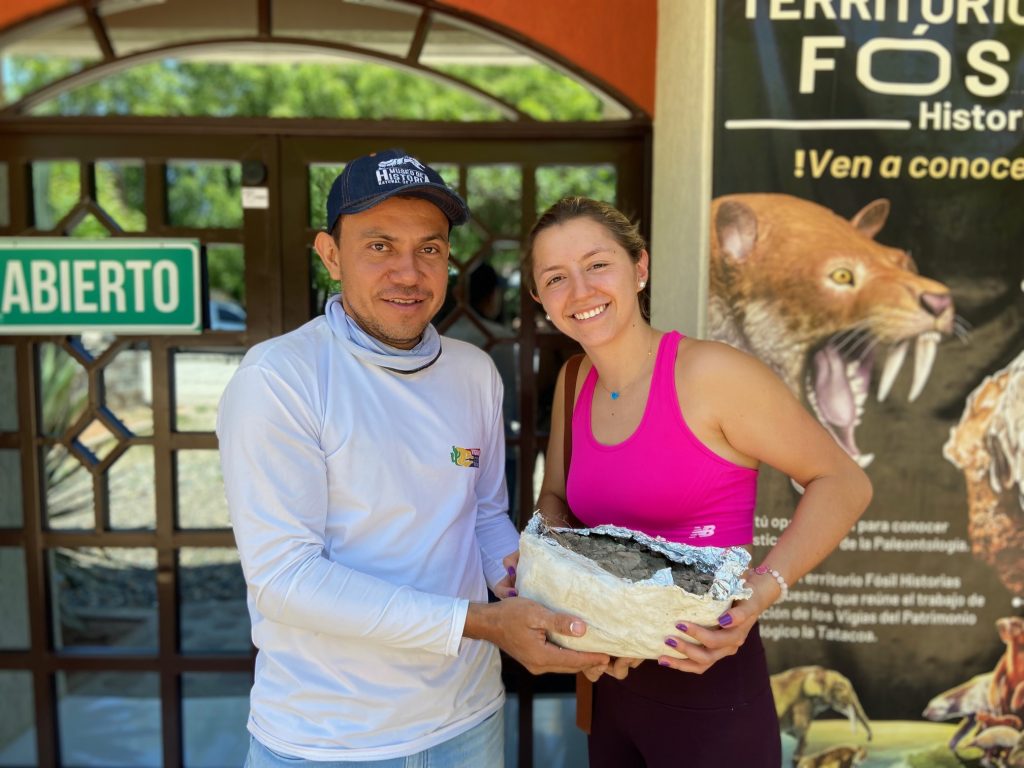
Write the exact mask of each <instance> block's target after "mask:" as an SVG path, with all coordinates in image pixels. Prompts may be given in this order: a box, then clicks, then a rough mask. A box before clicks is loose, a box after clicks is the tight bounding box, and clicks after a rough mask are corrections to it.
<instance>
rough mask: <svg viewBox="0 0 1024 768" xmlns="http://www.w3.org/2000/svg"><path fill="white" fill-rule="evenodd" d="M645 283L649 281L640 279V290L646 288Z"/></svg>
mask: <svg viewBox="0 0 1024 768" xmlns="http://www.w3.org/2000/svg"><path fill="white" fill-rule="evenodd" d="M645 285H647V281H646V280H641V281H640V290H641V291H642V290H643V289H644V286H645Z"/></svg>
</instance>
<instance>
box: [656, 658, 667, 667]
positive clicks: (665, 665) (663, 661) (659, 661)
mask: <svg viewBox="0 0 1024 768" xmlns="http://www.w3.org/2000/svg"><path fill="white" fill-rule="evenodd" d="M658 664H660V665H661V666H663V667H667V666H668V662H667V661H665V659H658Z"/></svg>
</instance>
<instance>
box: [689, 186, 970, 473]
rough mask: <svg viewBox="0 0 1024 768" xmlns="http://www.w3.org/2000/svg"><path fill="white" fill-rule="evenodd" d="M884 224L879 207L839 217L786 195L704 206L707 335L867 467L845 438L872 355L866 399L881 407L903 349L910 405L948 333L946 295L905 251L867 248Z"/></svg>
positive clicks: (950, 311)
mask: <svg viewBox="0 0 1024 768" xmlns="http://www.w3.org/2000/svg"><path fill="white" fill-rule="evenodd" d="M888 215H889V201H888V200H875V201H874V202H871V203H868V204H867V205H866V206H865V207H864V208H863V209H861V211H860V212H858V213H857V214H856V215H855V216H853V218H852V219H850V220H847V219H844V218H842V217H840V216H838V215H836V214H835V213H833V212H832V211H830V210H829V209H828V208H825V207H824V206H821V205H818V204H817V203H812V202H809V201H807V200H801V199H800V198H797V197H793V196H792V195H781V194H738V195H727V196H724V197H719V198H716V199H715V200H714V201H712V204H711V264H710V271H711V296H710V301H709V306H708V314H709V321H710V322H709V334H708V335H709V336H710V337H711V338H713V339H717V340H719V341H724V342H726V343H728V344H731V345H732V346H734V347H737V348H739V349H742V350H744V351H746V352H750V353H751V354H754V355H756V356H757V357H759V358H760V359H761V360H762V361H764V362H765V363H767V364H768V365H769V366H770V367H771V368H772V369H774V370H775V372H776V373H777V374H778V375H779V376H780V377H781V378H782V380H783V381H785V382H786V384H788V385H789V388H790V389H791V390H792V391H793V393H794V394H796V395H797V397H801V396H802V397H803V398H804V399H806V401H807V403H808V405H809V406H810V407H811V409H812V410H813V412H814V414H815V415H816V416H817V418H818V420H819V421H820V422H821V423H822V424H823V425H824V426H825V428H826V429H827V430H828V431H829V432H830V433H831V434H832V436H833V437H834V438H835V439H836V441H837V442H838V443H839V444H840V445H841V446H842V447H843V448H844V449H845V450H846V452H847V453H849V454H850V456H852V457H853V458H854V459H855V460H856V461H857V462H858V463H859V464H860V465H861V466H867V465H868V464H869V463H870V462H871V460H872V458H873V454H865V453H863V452H862V451H861V450H860V448H859V447H858V445H857V442H856V436H855V431H856V428H857V426H858V425H859V424H860V420H861V415H862V414H863V411H864V403H865V401H866V400H867V396H868V391H869V388H870V383H871V374H872V370H873V369H874V365H875V356H876V349H877V347H879V346H880V345H881V346H883V347H885V348H887V349H888V355H887V358H886V361H885V364H884V366H883V368H882V372H881V376H880V380H879V384H878V390H877V397H878V399H879V400H884V399H885V398H886V397H887V396H888V394H889V391H890V389H891V388H892V385H893V382H894V381H895V380H896V377H897V375H898V374H899V372H900V369H901V368H902V366H903V363H904V361H905V359H906V357H907V352H908V350H909V349H910V347H911V346H913V348H914V376H913V382H912V383H911V386H910V393H909V399H910V400H911V401H913V400H915V399H916V398H917V397H918V395H920V393H921V391H922V389H924V386H925V383H926V382H927V380H928V376H929V375H930V373H931V369H932V365H933V363H934V361H935V354H936V348H937V346H938V343H939V341H940V340H941V339H942V337H943V336H946V335H949V334H952V333H953V330H954V311H955V310H954V306H953V298H952V296H951V295H950V292H949V289H948V288H947V287H946V286H945V285H943V284H942V283H940V282H937V281H935V280H930V279H928V278H926V277H922V276H921V275H919V274H918V273H917V266H916V265H915V264H914V260H913V259H912V258H911V257H910V254H909V253H907V252H906V251H903V250H901V249H899V248H893V247H890V246H887V245H883V244H881V243H879V242H877V241H876V240H875V239H874V237H875V235H877V234H878V232H879V230H881V229H882V226H883V225H884V224H885V221H886V219H887V218H888Z"/></svg>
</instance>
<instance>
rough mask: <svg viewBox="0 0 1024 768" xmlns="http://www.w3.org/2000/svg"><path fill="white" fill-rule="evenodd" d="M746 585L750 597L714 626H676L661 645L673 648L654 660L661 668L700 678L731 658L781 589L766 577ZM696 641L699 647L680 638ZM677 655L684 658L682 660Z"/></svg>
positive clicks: (722, 616) (750, 581)
mask: <svg viewBox="0 0 1024 768" xmlns="http://www.w3.org/2000/svg"><path fill="white" fill-rule="evenodd" d="M747 584H748V585H749V586H750V587H751V589H752V590H753V594H752V595H751V596H750V597H749V598H748V599H747V600H737V601H735V602H734V603H733V605H732V607H731V608H730V609H729V610H728V611H726V612H725V613H723V614H722V615H721V616H719V617H718V626H717V627H702V626H700V625H699V624H687V623H685V622H680V623H679V624H676V627H675V630H676V631H675V632H674V633H672V634H670V635H668V636H667V637H666V638H665V645H667V646H668V647H669V648H671V649H673V650H674V651H675V652H676V655H671V654H672V651H669V653H668V654H666V655H665V656H661V657H659V658H658V663H659V664H661V665H662V666H663V667H672V669H678V670H679V671H680V672H692V673H694V674H697V675H700V674H703V673H704V672H706V671H707V670H708V669H710V668H711V666H712V665H713V664H715V663H716V662H717V661H719V660H720V659H724V658H725V657H726V656H732V655H734V654H735V653H736V652H737V651H739V649H740V646H742V645H743V643H744V642H746V639H747V635H749V634H750V630H751V629H752V628H753V626H754V624H755V623H757V619H758V617H759V616H760V615H761V614H762V613H764V611H766V610H767V609H768V606H770V605H771V604H772V603H774V602H775V601H776V600H778V599H779V596H780V595H781V594H782V589H781V587H779V585H778V583H777V582H776V581H775V579H773V578H771V577H770V576H761V577H755V578H751V579H749V580H748V581H747ZM684 635H685V636H688V637H689V638H690V639H692V640H696V641H697V643H699V645H696V644H694V643H688V642H687V641H686V640H685V639H684V637H683V636H684ZM680 655H685V656H686V657H687V658H685V659H682V658H680Z"/></svg>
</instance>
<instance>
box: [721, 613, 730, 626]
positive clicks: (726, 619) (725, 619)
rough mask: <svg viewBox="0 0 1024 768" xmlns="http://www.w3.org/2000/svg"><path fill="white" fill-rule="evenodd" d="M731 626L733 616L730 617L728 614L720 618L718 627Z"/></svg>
mask: <svg viewBox="0 0 1024 768" xmlns="http://www.w3.org/2000/svg"><path fill="white" fill-rule="evenodd" d="M730 624H732V616H730V615H729V614H728V613H723V614H722V615H721V616H719V617H718V626H720V627H728V626H729V625H730Z"/></svg>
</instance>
